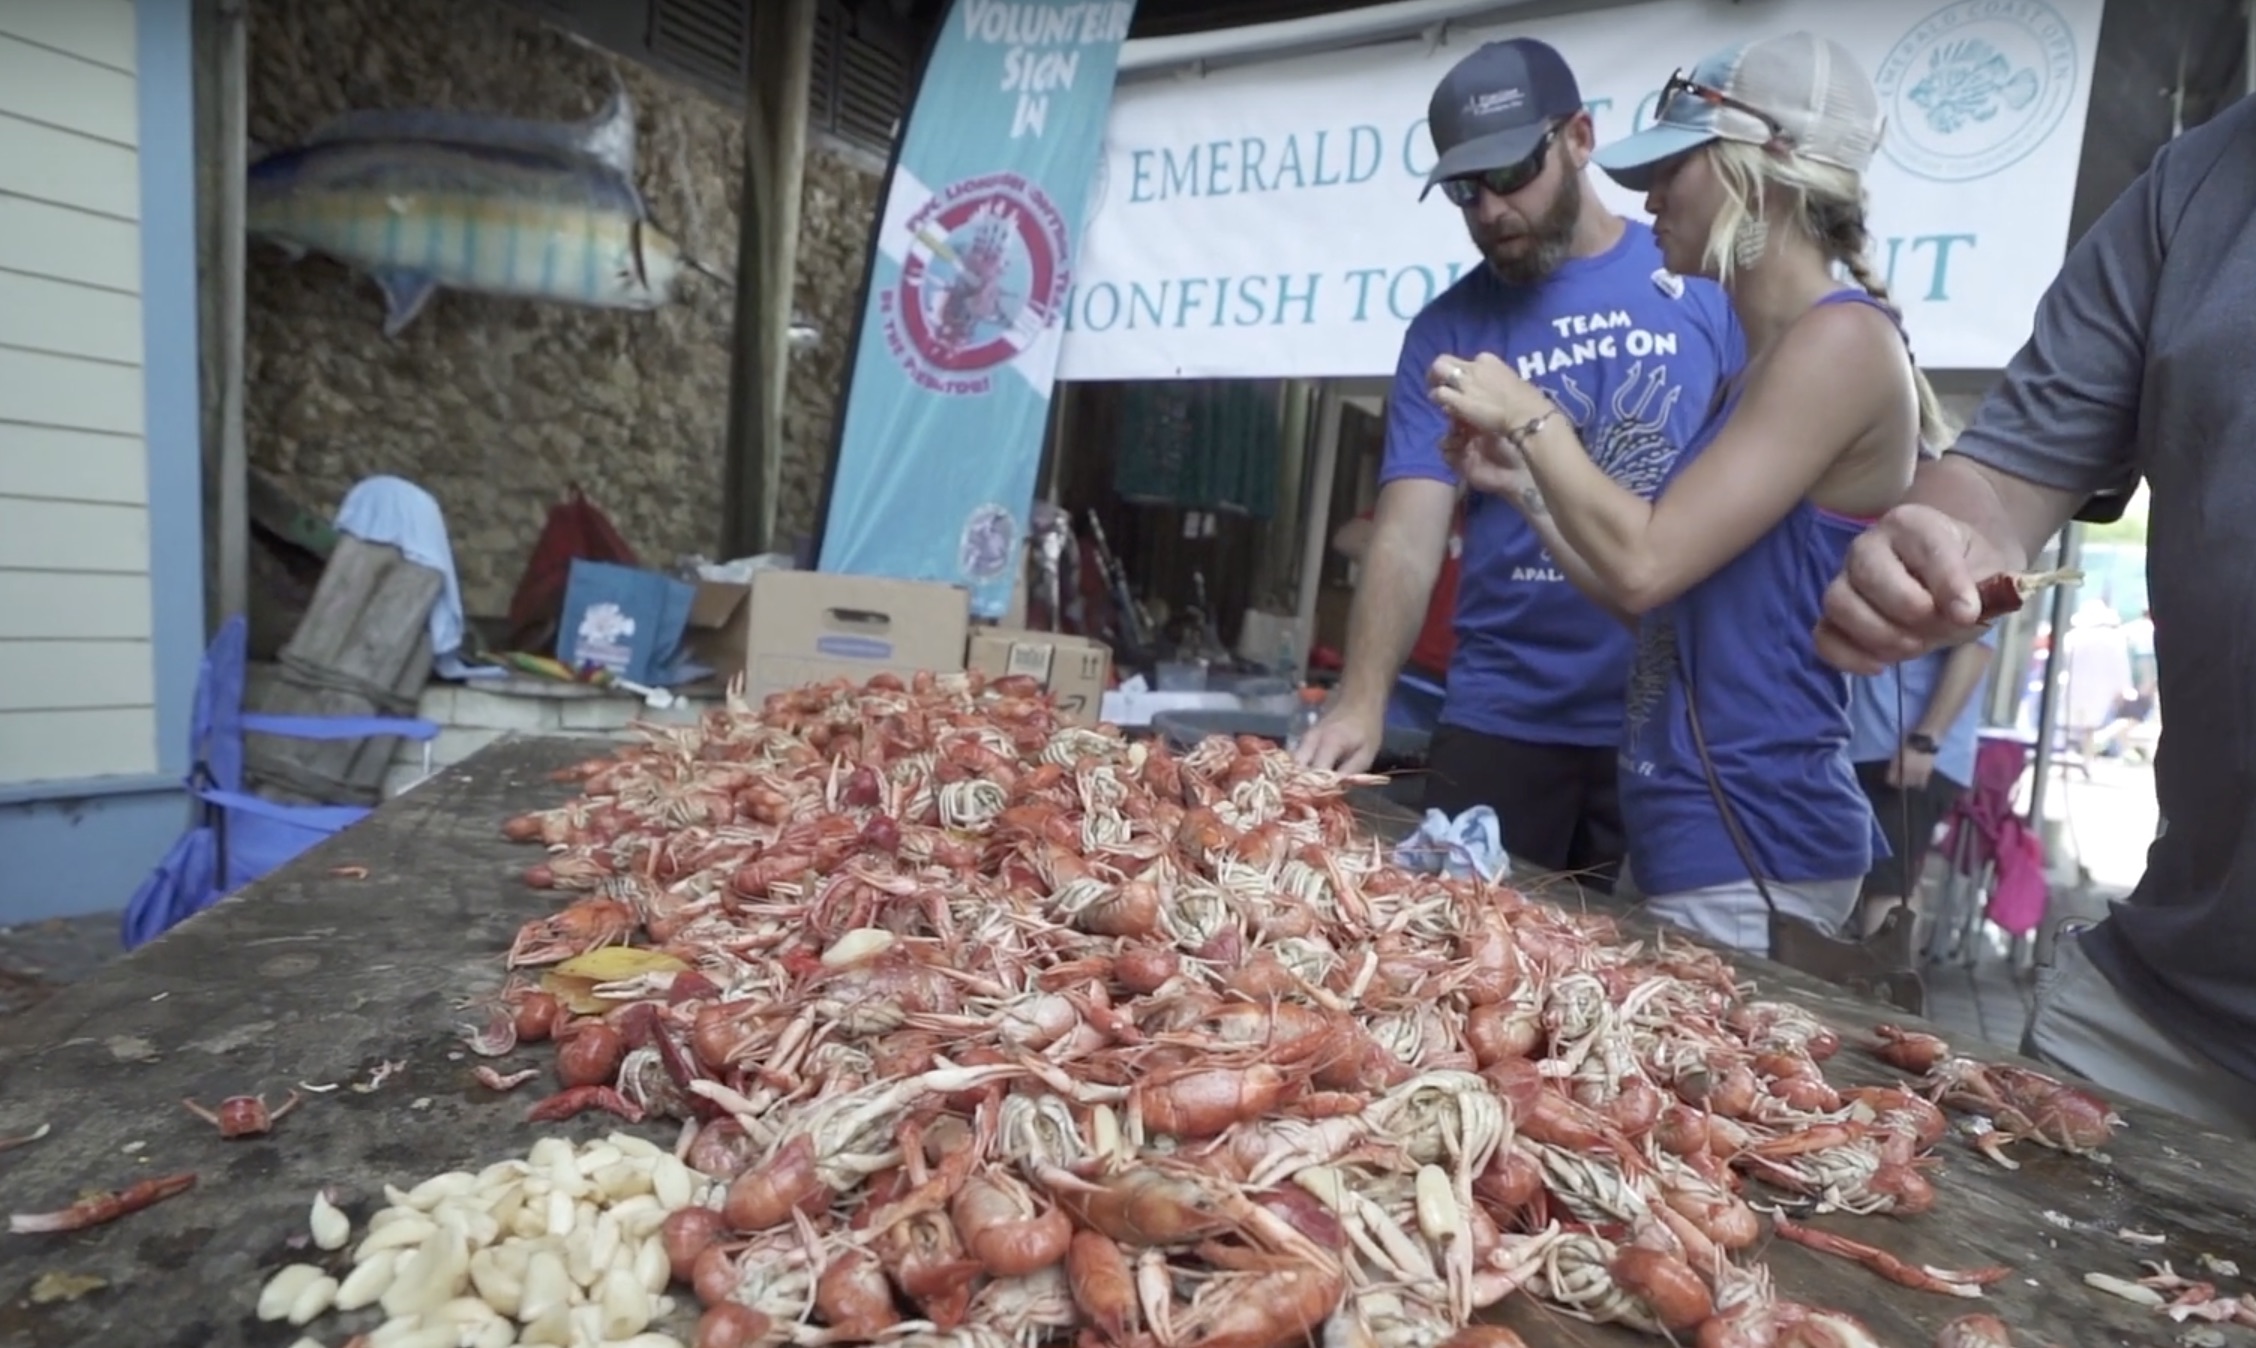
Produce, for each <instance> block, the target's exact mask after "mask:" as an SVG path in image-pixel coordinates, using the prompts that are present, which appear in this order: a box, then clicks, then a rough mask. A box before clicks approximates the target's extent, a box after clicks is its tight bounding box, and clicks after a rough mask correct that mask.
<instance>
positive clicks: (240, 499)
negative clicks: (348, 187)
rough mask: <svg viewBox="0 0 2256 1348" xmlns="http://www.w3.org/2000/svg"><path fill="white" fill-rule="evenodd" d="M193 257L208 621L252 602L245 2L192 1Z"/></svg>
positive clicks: (211, 626)
mask: <svg viewBox="0 0 2256 1348" xmlns="http://www.w3.org/2000/svg"><path fill="white" fill-rule="evenodd" d="M193 13H194V29H193V32H194V44H195V81H196V108H197V116H196V123H197V126H196V130H197V137H198V140H199V141H200V142H201V144H200V146H199V149H200V152H199V153H198V155H197V157H196V158H197V162H198V165H199V168H198V171H197V182H196V191H197V194H198V196H199V197H200V198H201V200H202V202H203V205H202V207H201V209H200V210H199V212H198V217H199V218H198V221H197V230H198V235H199V237H198V242H197V260H198V264H199V265H200V266H201V267H202V268H203V271H204V274H205V276H206V277H208V278H209V279H208V280H207V281H206V283H205V284H204V285H203V286H202V287H200V290H201V298H200V301H199V305H198V310H199V316H198V326H199V327H200V328H201V329H202V341H201V342H200V343H199V345H200V348H201V351H202V356H201V365H202V369H201V371H200V378H199V381H198V382H199V384H200V385H201V388H202V399H201V401H202V403H203V409H202V410H203V416H202V435H201V438H202V441H203V460H204V473H203V479H204V511H203V518H204V531H205V538H206V541H205V547H204V556H205V557H206V558H207V559H208V561H207V563H206V565H207V567H208V568H209V569H208V570H207V572H206V574H205V578H204V579H205V583H204V603H205V624H204V625H205V629H206V630H207V631H216V630H217V629H218V626H219V624H220V623H221V622H222V621H223V620H225V619H226V618H227V617H228V616H229V615H231V614H236V613H241V612H244V611H245V609H246V608H247V606H248V604H249V601H250V575H249V571H250V560H249V559H250V541H251V525H250V502H249V487H248V480H249V476H250V469H249V461H248V456H247V453H246V449H245V445H244V438H243V436H244V432H243V326H244V292H243V273H244V255H245V250H246V248H247V243H246V238H245V233H244V222H245V218H246V215H247V207H246V205H245V196H246V194H247V192H248V184H247V182H246V179H247V178H248V176H249V172H250V164H249V159H250V151H249V139H250V70H249V67H250V13H249V0H196V7H195V9H194V11H193Z"/></svg>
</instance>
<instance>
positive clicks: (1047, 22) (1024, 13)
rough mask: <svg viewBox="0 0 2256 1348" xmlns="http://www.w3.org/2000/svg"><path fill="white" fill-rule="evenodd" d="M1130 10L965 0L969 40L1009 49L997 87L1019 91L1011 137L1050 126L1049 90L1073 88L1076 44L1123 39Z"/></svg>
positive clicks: (1121, 6)
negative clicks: (999, 83) (999, 84)
mask: <svg viewBox="0 0 2256 1348" xmlns="http://www.w3.org/2000/svg"><path fill="white" fill-rule="evenodd" d="M1135 9H1136V7H1135V6H1134V5H1132V4H1120V3H1115V2H1111V0H1108V2H1107V3H1100V4H1087V5H1065V6H1061V7H1055V8H1053V7H1051V6H1048V5H1018V4H1011V3H1009V2H1008V0H970V3H968V4H966V5H965V6H964V7H963V21H964V36H965V37H966V38H967V39H968V40H970V41H972V42H976V43H982V44H985V45H987V46H996V47H1001V46H1007V47H1009V48H1010V50H1009V51H1007V52H1005V53H1004V54H1003V77H1002V81H1001V88H1002V91H1003V92H1004V93H1006V94H1017V95H1018V106H1017V107H1016V108H1014V109H1012V111H1011V131H1010V134H1011V139H1012V140H1021V139H1024V138H1025V137H1027V136H1033V137H1035V138H1036V139H1039V138H1040V137H1041V135H1042V133H1043V132H1044V131H1046V130H1048V129H1049V121H1050V95H1051V94H1053V93H1064V92H1066V91H1068V90H1070V89H1072V88H1073V81H1074V79H1075V78H1076V77H1077V76H1079V75H1080V73H1081V51H1080V49H1081V48H1082V47H1086V46H1092V45H1096V44H1098V43H1106V44H1110V45H1113V46H1118V45H1119V44H1120V43H1121V42H1123V41H1125V40H1126V39H1127V37H1128V22H1129V19H1130V18H1131V17H1133V15H1134V13H1135ZM1060 48H1063V49H1064V50H1059V49H1060Z"/></svg>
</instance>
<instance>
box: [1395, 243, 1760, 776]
mask: <svg viewBox="0 0 2256 1348" xmlns="http://www.w3.org/2000/svg"><path fill="white" fill-rule="evenodd" d="M1482 352H1494V353H1496V354H1497V355H1499V356H1502V357H1503V358H1504V359H1506V360H1509V361H1511V362H1512V363H1513V364H1514V365H1516V366H1517V367H1519V370H1520V373H1521V374H1522V375H1524V376H1525V377H1527V378H1528V379H1529V380H1531V381H1532V382H1534V383H1535V384H1537V385H1538V386H1540V387H1541V388H1543V390H1544V391H1545V392H1547V393H1549V394H1550V395H1551V398H1552V400H1553V401H1554V402H1556V403H1558V405H1559V406H1560V407H1561V408H1563V409H1565V410H1566V412H1567V414H1568V415H1569V416H1571V417H1573V418H1574V421H1575V427H1576V429H1577V430H1578V431H1579V432H1580V433H1581V435H1582V442H1583V444H1585V445H1587V446H1589V447H1590V451H1591V455H1592V457H1593V458H1595V459H1596V460H1597V462H1598V464H1599V465H1600V466H1601V467H1603V468H1605V469H1606V470H1607V472H1609V473H1611V474H1612V475H1613V476H1614V478H1615V479H1616V480H1617V481H1620V482H1622V483H1623V484H1624V485H1626V486H1628V487H1629V488H1630V489H1631V490H1633V491H1636V492H1637V493H1639V494H1640V495H1642V496H1646V497H1648V498H1649V497H1651V496H1652V494H1653V493H1654V492H1655V491H1657V490H1659V488H1660V485H1661V483H1662V482H1663V481H1664V480H1665V479H1666V477H1667V475H1668V473H1669V470H1670V468H1671V466H1672V465H1673V464H1674V463H1675V462H1676V459H1677V455H1678V452H1679V450H1680V449H1681V448H1682V447H1683V446H1684V445H1685V444H1687V443H1688V442H1689V441H1690V440H1691V438H1692V436H1693V435H1694V434H1695V433H1696V432H1697V431H1698V430H1699V428H1700V422H1701V420H1702V418H1703V416H1704V415H1705V413H1706V411H1707V408H1708V406H1709V404H1710V402H1711V401H1712V400H1713V397H1714V393H1715V389H1716V386H1717V385H1718V384H1719V383H1720V382H1721V381H1722V379H1723V378H1724V377H1725V376H1726V375H1728V374H1729V373H1730V372H1731V371H1732V370H1735V369H1737V368H1738V367H1739V365H1740V364H1741V362H1742V361H1743V359H1744V340H1743V338H1742V337H1741V334H1740V332H1739V326H1738V321H1737V320H1736V319H1735V318H1734V317H1733V316H1732V313H1731V306H1730V304H1729V302H1728V301H1727V300H1725V298H1724V295H1723V292H1722V290H1721V289H1719V288H1718V287H1716V286H1715V285H1714V284H1713V283H1712V282H1709V281H1704V280H1697V279H1693V280H1686V279H1680V278H1678V277H1674V276H1670V275H1667V274H1666V273H1664V272H1663V271H1662V270H1661V253H1660V249H1659V247H1658V246H1657V245H1656V244H1655V243H1654V242H1653V231H1652V229H1651V228H1650V227H1648V226H1646V225H1644V224H1640V223H1638V222H1636V221H1630V222H1629V223H1628V228H1627V229H1626V230H1625V231H1624V234H1623V237H1622V239H1621V242H1620V243H1618V244H1616V245H1615V246H1614V247H1613V248H1611V249H1609V250H1607V251H1606V252H1605V253H1603V254H1601V255H1599V256H1597V257H1591V258H1574V259H1570V260H1568V261H1567V262H1566V263H1564V264H1563V265H1561V266H1560V268H1559V270H1558V271H1557V272H1556V273H1554V274H1553V276H1552V278H1551V279H1550V280H1549V281H1546V282H1545V283H1544V284H1542V285H1540V286H1531V287H1521V286H1512V285H1507V284H1505V283H1504V282H1503V281H1501V280H1499V279H1497V277H1496V275H1495V274H1494V273H1493V272H1491V271H1490V270H1489V269H1488V268H1487V267H1485V266H1476V267H1475V268H1474V269H1473V270H1471V271H1469V272H1467V273H1466V274H1465V276H1464V277H1463V278H1462V279H1461V280H1459V281H1458V282H1457V283H1456V284H1454V285H1452V286H1451V287H1450V288H1449V289H1448V290H1446V291H1444V292H1442V294H1441V295H1440V296H1439V297H1438V298H1437V299H1435V300H1434V302H1433V303H1432V304H1430V305H1428V306H1426V308H1425V309H1424V310H1422V311H1421V312H1420V313H1419V314H1418V316H1417V317H1416V318H1414V319H1412V320H1411V321H1410V330H1409V332H1408V334H1407V335H1406V336H1405V337H1404V338H1403V343H1402V357H1401V361H1400V363H1399V365H1398V366H1397V368H1396V372H1395V377H1394V389H1393V392H1392V395H1391V396H1390V397H1389V399H1388V402H1387V425H1386V457H1385V462H1384V464H1383V466H1382V467H1381V469H1380V473H1379V480H1380V482H1381V483H1382V484H1384V483H1387V482H1392V481H1396V480H1398V479H1401V478H1430V479H1434V480H1437V481H1442V482H1452V483H1453V482H1455V481H1456V477H1455V475H1454V474H1452V473H1451V472H1450V470H1449V465H1448V464H1447V463H1446V462H1445V461H1444V460H1443V459H1442V457H1441V436H1442V431H1443V429H1444V426H1445V421H1446V418H1445V417H1444V416H1443V414H1442V412H1441V409H1440V408H1439V407H1437V406H1435V404H1434V403H1433V401H1432V400H1431V398H1429V397H1428V395H1427V392H1426V374H1427V371H1428V370H1429V369H1430V368H1431V367H1432V365H1433V362H1434V361H1435V360H1436V359H1437V358H1438V357H1440V356H1441V355H1442V354H1444V353H1451V354H1455V355H1462V356H1470V355H1476V354H1479V353H1482ZM1464 539H1465V544H1464V557H1463V562H1462V565H1463V571H1462V575H1461V578H1460V579H1459V581H1458V584H1457V620H1456V624H1455V627H1456V632H1457V649H1456V652H1455V654H1454V655H1453V656H1452V657H1451V659H1450V664H1449V694H1448V699H1447V702H1446V704H1445V705H1444V706H1443V708H1442V713H1441V719H1442V721H1443V723H1444V724H1447V725H1458V726H1463V727H1465V728H1466V729H1468V730H1474V731H1478V732H1479V733H1481V734H1484V735H1495V736H1499V737H1502V738H1506V739H1516V740H1526V741H1532V742H1536V743H1544V744H1576V745H1586V746H1591V747H1604V746H1607V745H1612V744H1616V743H1618V742H1619V741H1620V738H1621V723H1622V714H1621V713H1622V696H1623V689H1624V685H1625V683H1626V681H1627V679H1628V675H1629V661H1630V652H1631V646H1632V643H1631V640H1630V635H1629V633H1628V632H1627V631H1626V630H1624V629H1623V627H1622V625H1621V624H1620V623H1619V622H1617V621H1615V620H1614V618H1613V617H1611V616H1610V615H1608V614H1607V613H1606V612H1605V611H1603V610H1602V609H1600V608H1599V607H1598V606H1597V605H1596V604H1594V603H1592V602H1591V601H1590V600H1589V599H1588V598H1586V597H1585V596H1584V595H1582V594H1581V593H1580V592H1578V591H1577V590H1576V589H1575V588H1574V586H1573V585H1572V584H1570V583H1569V582H1568V581H1567V579H1566V577H1565V576H1564V575H1563V574H1562V573H1561V572H1560V571H1559V570H1558V568H1557V567H1555V566H1553V565H1552V562H1551V558H1550V557H1549V555H1548V554H1546V553H1545V552H1544V550H1543V543H1542V540H1541V539H1540V538H1539V537H1538V536H1537V534H1536V532H1535V530H1534V529H1532V528H1530V527H1529V526H1528V523H1527V521H1526V520H1525V519H1523V518H1522V517H1521V515H1520V512H1519V510H1518V508H1517V507H1515V506H1514V505H1513V504H1512V503H1511V502H1509V501H1499V500H1496V499H1494V498H1492V497H1488V496H1483V495H1480V494H1478V493H1474V494H1472V495H1470V496H1468V497H1467V498H1466V502H1465V526H1464Z"/></svg>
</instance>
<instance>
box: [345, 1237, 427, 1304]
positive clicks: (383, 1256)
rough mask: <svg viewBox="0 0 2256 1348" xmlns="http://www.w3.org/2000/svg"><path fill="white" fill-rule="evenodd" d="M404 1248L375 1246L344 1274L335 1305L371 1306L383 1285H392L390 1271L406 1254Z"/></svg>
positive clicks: (391, 1271)
mask: <svg viewBox="0 0 2256 1348" xmlns="http://www.w3.org/2000/svg"><path fill="white" fill-rule="evenodd" d="M408 1253H409V1251H406V1250H398V1249H392V1250H378V1251H376V1252H375V1253H374V1254H372V1255H370V1256H368V1258H367V1259H365V1260H363V1261H362V1262H361V1264H360V1266H359V1267H358V1268H355V1269H354V1270H353V1271H352V1272H351V1273H349V1274H347V1275H346V1276H345V1280H344V1282H343V1283H341V1284H339V1286H338V1288H337V1309H338V1310H341V1311H357V1310H359V1309H360V1308H361V1307H363V1306H373V1305H375V1304H376V1301H377V1299H378V1298H379V1297H381V1296H383V1295H384V1292H385V1291H386V1289H388V1288H390V1287H391V1285H392V1275H393V1274H395V1273H397V1272H398V1271H399V1261H400V1260H402V1259H404V1258H406V1257H407V1255H408Z"/></svg>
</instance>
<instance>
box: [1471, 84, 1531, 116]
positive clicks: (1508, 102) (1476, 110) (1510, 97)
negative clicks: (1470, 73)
mask: <svg viewBox="0 0 2256 1348" xmlns="http://www.w3.org/2000/svg"><path fill="white" fill-rule="evenodd" d="M1525 102H1527V93H1526V91H1524V90H1520V89H1499V90H1497V91H1496V92H1495V93H1492V94H1474V95H1473V96H1472V97H1471V98H1468V99H1466V100H1465V115H1466V116H1467V117H1487V116H1490V115H1492V114H1494V113H1499V112H1509V111H1511V110H1512V109H1514V108H1516V107H1518V106H1520V105H1521V104H1522V103H1525Z"/></svg>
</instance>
